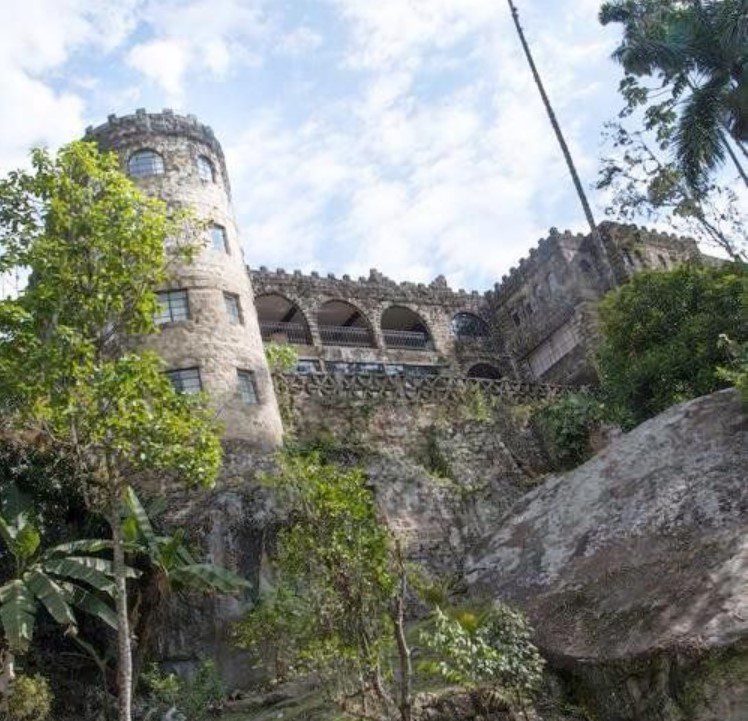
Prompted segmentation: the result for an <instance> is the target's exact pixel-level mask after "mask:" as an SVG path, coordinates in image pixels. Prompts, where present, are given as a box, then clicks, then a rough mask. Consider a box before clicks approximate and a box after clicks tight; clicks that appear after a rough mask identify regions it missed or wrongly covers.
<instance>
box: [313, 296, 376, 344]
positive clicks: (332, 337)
mask: <svg viewBox="0 0 748 721" xmlns="http://www.w3.org/2000/svg"><path fill="white" fill-rule="evenodd" d="M317 323H318V325H319V333H320V337H321V338H322V343H323V344H324V345H343V346H359V347H363V348H373V347H374V346H375V343H374V335H373V334H372V332H371V326H370V325H369V323H368V322H367V321H366V319H365V318H364V316H363V314H362V313H361V311H360V310H359V309H358V308H356V307H355V306H353V305H351V304H350V303H346V302H345V301H343V300H329V301H327V303H325V304H324V305H323V306H322V307H321V308H320V309H319V313H318V314H317Z"/></svg>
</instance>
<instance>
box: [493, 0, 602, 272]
mask: <svg viewBox="0 0 748 721" xmlns="http://www.w3.org/2000/svg"><path fill="white" fill-rule="evenodd" d="M507 2H508V3H509V10H510V11H511V13H512V19H513V20H514V26H515V27H516V28H517V35H519V40H520V42H521V43H522V49H523V50H524V51H525V57H526V58H527V63H528V65H529V66H530V70H531V71H532V77H533V79H534V80H535V85H537V86H538V92H539V93H540V97H541V99H542V100H543V105H544V106H545V110H546V112H547V113H548V119H549V120H550V121H551V126H552V127H553V132H554V133H555V134H556V140H558V144H559V147H560V148H561V152H562V153H563V155H564V160H566V165H567V167H568V168H569V174H570V175H571V180H572V182H573V183H574V188H575V189H576V191H577V195H578V196H579V202H580V203H581V204H582V210H583V211H584V215H585V217H586V218H587V223H589V226H590V233H591V234H592V238H593V240H594V242H595V244H596V245H597V246H598V250H599V251H600V253H601V260H602V263H603V266H604V267H603V270H604V271H605V273H606V274H608V275H610V267H609V264H608V256H607V253H606V250H605V247H604V245H603V241H602V238H601V237H600V233H599V232H598V229H597V225H596V224H595V218H594V216H593V215H592V208H591V207H590V204H589V201H588V200H587V195H586V194H585V192H584V187H583V186H582V181H581V180H580V179H579V174H578V173H577V169H576V166H575V165H574V159H573V158H572V157H571V151H570V150H569V146H568V145H567V144H566V139H565V138H564V134H563V133H562V132H561V126H560V125H559V123H558V119H557V118H556V113H554V112H553V106H552V105H551V101H550V99H549V98H548V94H547V93H546V92H545V87H544V85H543V81H542V80H541V79H540V73H539V72H538V68H537V66H536V65H535V61H534V60H533V57H532V53H531V52H530V46H529V45H528V44H527V40H526V38H525V33H524V31H523V30H522V25H520V22H519V13H518V12H517V8H516V7H515V5H514V2H512V0H507Z"/></svg>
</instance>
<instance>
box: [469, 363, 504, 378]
mask: <svg viewBox="0 0 748 721" xmlns="http://www.w3.org/2000/svg"><path fill="white" fill-rule="evenodd" d="M468 378H482V379H483V380H492V381H497V380H500V379H501V371H499V369H498V368H497V367H496V366H492V365H491V364H490V363H476V364H475V365H474V366H472V367H471V368H470V370H469V371H468Z"/></svg>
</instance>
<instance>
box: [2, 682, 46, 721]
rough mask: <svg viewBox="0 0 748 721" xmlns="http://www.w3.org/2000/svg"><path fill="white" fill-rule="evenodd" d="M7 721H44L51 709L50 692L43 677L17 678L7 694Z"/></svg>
mask: <svg viewBox="0 0 748 721" xmlns="http://www.w3.org/2000/svg"><path fill="white" fill-rule="evenodd" d="M7 702H8V709H7V719H8V721H44V719H46V718H47V717H48V716H49V713H50V711H51V709H52V692H51V691H50V689H49V684H48V683H47V679H45V678H44V676H39V675H36V676H23V675H19V676H17V677H16V678H15V679H14V681H13V682H12V684H11V686H10V693H9V694H8V699H7Z"/></svg>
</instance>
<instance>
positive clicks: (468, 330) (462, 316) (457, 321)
mask: <svg viewBox="0 0 748 721" xmlns="http://www.w3.org/2000/svg"><path fill="white" fill-rule="evenodd" d="M452 333H454V334H455V335H456V336H457V337H458V338H485V337H486V336H487V335H488V325H487V324H486V322H485V321H484V320H482V319H481V318H479V317H478V316H477V315H473V314H472V313H458V314H457V315H456V316H455V317H454V318H452Z"/></svg>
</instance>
